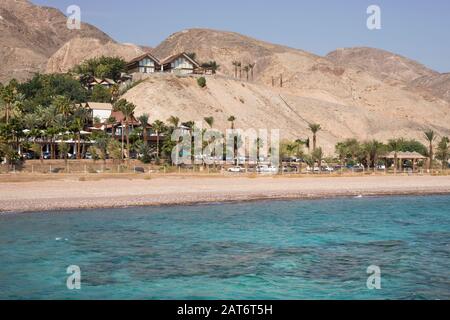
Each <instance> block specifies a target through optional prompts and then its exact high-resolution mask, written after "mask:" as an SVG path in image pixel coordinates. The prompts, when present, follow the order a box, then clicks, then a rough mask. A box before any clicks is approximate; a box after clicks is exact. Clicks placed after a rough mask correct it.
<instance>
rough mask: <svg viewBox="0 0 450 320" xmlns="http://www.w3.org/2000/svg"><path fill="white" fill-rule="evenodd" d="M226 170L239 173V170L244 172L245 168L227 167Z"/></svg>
mask: <svg viewBox="0 0 450 320" xmlns="http://www.w3.org/2000/svg"><path fill="white" fill-rule="evenodd" d="M228 172H233V173H241V172H245V170H244V168H242V167H231V168H229V169H228Z"/></svg>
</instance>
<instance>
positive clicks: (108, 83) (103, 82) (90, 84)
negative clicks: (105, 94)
mask: <svg viewBox="0 0 450 320" xmlns="http://www.w3.org/2000/svg"><path fill="white" fill-rule="evenodd" d="M98 85H100V86H103V87H105V88H108V89H110V88H112V87H113V86H115V85H117V82H116V81H114V80H112V79H108V78H104V79H100V78H96V77H91V78H90V79H88V80H87V89H88V90H92V89H93V88H94V87H95V86H98Z"/></svg>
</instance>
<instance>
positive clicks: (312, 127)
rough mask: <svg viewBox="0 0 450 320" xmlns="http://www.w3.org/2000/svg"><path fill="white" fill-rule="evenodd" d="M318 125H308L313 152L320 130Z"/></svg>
mask: <svg viewBox="0 0 450 320" xmlns="http://www.w3.org/2000/svg"><path fill="white" fill-rule="evenodd" d="M321 129H322V128H321V126H320V124H317V123H311V124H310V125H309V130H311V132H312V134H313V151H314V150H316V147H317V133H318V132H319V131H320V130H321Z"/></svg>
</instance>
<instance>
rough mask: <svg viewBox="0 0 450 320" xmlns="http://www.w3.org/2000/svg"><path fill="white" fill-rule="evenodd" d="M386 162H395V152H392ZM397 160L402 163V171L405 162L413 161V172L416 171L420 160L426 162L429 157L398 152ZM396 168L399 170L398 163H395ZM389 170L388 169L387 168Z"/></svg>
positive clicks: (387, 156) (386, 157) (414, 153)
mask: <svg viewBox="0 0 450 320" xmlns="http://www.w3.org/2000/svg"><path fill="white" fill-rule="evenodd" d="M384 158H385V159H386V160H394V161H395V158H396V156H395V152H391V153H389V154H388V155H386V156H385V157H384ZM397 159H398V161H400V163H401V169H402V171H403V162H404V161H405V160H411V162H412V164H413V171H416V167H417V162H418V161H420V160H426V159H427V157H425V156H423V155H421V154H420V153H418V152H397ZM394 166H395V168H396V169H397V168H398V163H394ZM386 168H387V167H386Z"/></svg>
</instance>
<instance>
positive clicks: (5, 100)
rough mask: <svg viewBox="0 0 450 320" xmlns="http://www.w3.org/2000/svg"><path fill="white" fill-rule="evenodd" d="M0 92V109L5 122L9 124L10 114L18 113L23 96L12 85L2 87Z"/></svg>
mask: <svg viewBox="0 0 450 320" xmlns="http://www.w3.org/2000/svg"><path fill="white" fill-rule="evenodd" d="M0 93H1V95H0V110H1V111H2V113H3V114H4V117H5V120H6V124H9V121H10V119H11V117H12V116H17V115H19V114H20V111H21V107H22V105H23V101H24V100H25V96H24V95H23V94H21V93H18V92H17V89H16V88H15V87H14V86H12V85H8V86H6V87H5V88H3V89H2V91H0Z"/></svg>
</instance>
